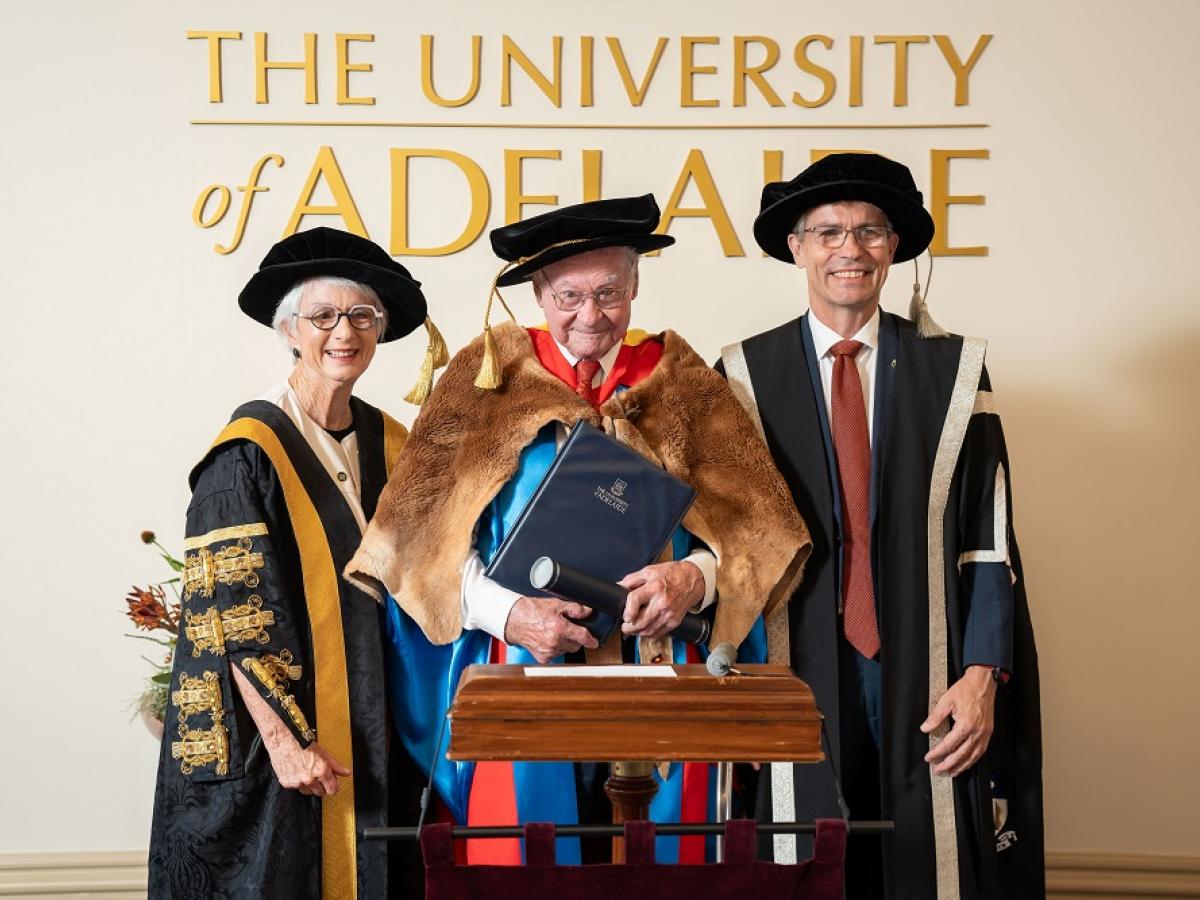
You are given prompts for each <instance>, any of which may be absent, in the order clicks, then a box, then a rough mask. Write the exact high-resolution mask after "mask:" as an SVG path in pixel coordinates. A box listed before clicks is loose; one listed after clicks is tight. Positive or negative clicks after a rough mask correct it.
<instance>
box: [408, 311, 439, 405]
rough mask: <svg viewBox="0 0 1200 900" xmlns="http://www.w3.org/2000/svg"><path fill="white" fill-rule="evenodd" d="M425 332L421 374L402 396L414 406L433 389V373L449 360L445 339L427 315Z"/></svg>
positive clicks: (424, 399) (422, 400) (420, 402)
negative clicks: (404, 395) (425, 341)
mask: <svg viewBox="0 0 1200 900" xmlns="http://www.w3.org/2000/svg"><path fill="white" fill-rule="evenodd" d="M425 333H426V335H427V336H428V339H429V343H428V344H427V345H426V347H425V358H424V359H423V360H421V374H420V375H419V376H418V377H417V383H416V384H415V385H414V386H413V389H412V390H411V391H409V392H408V396H407V397H405V398H404V399H405V400H406V401H408V402H409V403H412V404H415V405H416V406H420V405H421V404H422V403H424V402H425V401H426V399H428V397H429V392H430V391H432V390H433V373H434V372H436V371H437V370H438V369H440V368H441V367H442V366H444V365H446V363H448V362H450V351H449V350H447V349H446V340H445V338H443V337H442V333H441V332H440V331H438V328H437V326H436V325H434V324H433V319H431V318H429V316H426V317H425Z"/></svg>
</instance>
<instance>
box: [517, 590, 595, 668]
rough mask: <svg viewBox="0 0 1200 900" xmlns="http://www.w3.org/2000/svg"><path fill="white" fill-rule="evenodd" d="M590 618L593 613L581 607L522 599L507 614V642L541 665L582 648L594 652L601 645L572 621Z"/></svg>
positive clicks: (579, 605) (554, 601)
mask: <svg viewBox="0 0 1200 900" xmlns="http://www.w3.org/2000/svg"><path fill="white" fill-rule="evenodd" d="M590 614H591V609H589V608H588V607H586V606H583V605H582V604H579V603H570V602H568V601H565V600H556V599H554V598H553V597H536V598H535V597H522V598H520V599H519V600H518V601H517V602H516V603H514V604H513V607H512V610H511V611H510V612H509V614H508V621H507V622H506V623H505V624H504V641H505V643H507V644H518V645H520V646H522V647H524V648H525V649H526V650H528V651H529V652H530V653H532V654H533V658H534V659H536V660H537V661H538V662H540V663H548V662H550V661H551V660H552V659H554V657H556V656H562V655H563V654H564V653H573V652H574V651H576V650H578V649H579V648H580V647H587V648H589V649H593V650H594V649H595V648H596V647H599V646H600V645H599V643H597V641H596V639H595V638H594V637H592V635H591V633H590V632H589V631H588V630H587V629H586V628H584V627H583V626H582V625H576V624H575V623H574V622H571V621H569V619H582V618H584V617H585V616H588V615H590Z"/></svg>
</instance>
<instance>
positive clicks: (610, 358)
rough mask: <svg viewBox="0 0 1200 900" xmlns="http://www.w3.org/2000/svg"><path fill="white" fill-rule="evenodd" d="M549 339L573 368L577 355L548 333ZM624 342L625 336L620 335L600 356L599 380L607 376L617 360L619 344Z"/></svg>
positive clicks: (577, 358) (619, 350) (577, 359)
mask: <svg viewBox="0 0 1200 900" xmlns="http://www.w3.org/2000/svg"><path fill="white" fill-rule="evenodd" d="M550 339H551V340H553V341H554V346H555V347H557V348H558V352H559V353H561V354H562V355H563V359H565V360H566V361H567V362H569V363H570V364H571V368H572V369H573V368H575V364H576V363H577V362H579V357H578V356H576V355H575V354H574V353H572V352H571V351H570V350H568V349H567V348H566V347H564V346H563V345H562V344H560V343H559V342H558V341H557V340H556V339H555V337H554V335H550ZM624 343H625V336H624V335H622V336H621V340H619V341H617V342H616V343H615V344H613V345H612V346H611V347H610V348H609V349H608V352H607V353H605V354H604V355H603V356H602V357H600V378H601V380H603V379H605V378H607V377H608V373H609V372H611V371H612V368H613V366H614V365H616V362H617V354H618V353H620V352H621V346H622V345H623V344H624Z"/></svg>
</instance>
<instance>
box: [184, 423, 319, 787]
mask: <svg viewBox="0 0 1200 900" xmlns="http://www.w3.org/2000/svg"><path fill="white" fill-rule="evenodd" d="M301 585H302V581H301V579H300V574H299V560H298V556H297V553H296V550H295V541H294V538H293V537H292V534H291V530H290V524H289V522H288V518H287V515H286V510H285V509H284V508H283V504H282V498H281V493H280V491H279V488H278V482H277V480H276V478H275V473H274V470H273V469H272V468H271V466H270V463H269V461H268V460H267V458H266V456H265V454H263V453H262V451H261V450H259V449H258V448H257V447H255V446H253V445H250V444H244V443H239V444H233V445H229V446H227V447H225V448H222V449H221V450H219V451H218V452H217V453H216V454H214V456H213V457H212V458H211V459H210V460H209V462H208V464H207V465H206V467H205V468H204V470H203V471H202V473H201V474H200V476H199V479H198V480H197V483H196V488H195V491H194V493H193V497H192V502H191V505H190V506H189V507H188V512H187V528H186V539H185V556H184V572H183V576H182V594H183V611H182V621H181V622H180V629H179V643H178V647H177V649H176V659H177V662H176V666H175V671H174V673H173V676H172V678H173V681H172V685H171V695H170V702H169V705H168V707H167V717H166V727H167V730H168V732H169V733H174V734H175V735H177V737H178V739H177V740H174V741H172V744H171V756H172V757H173V758H174V759H176V760H178V764H179V766H180V767H181V770H182V772H183V774H184V775H185V776H188V777H189V778H191V779H193V780H196V781H209V780H219V779H227V778H237V777H239V776H240V774H241V773H240V765H241V760H240V756H241V754H240V752H239V748H240V747H244V746H245V745H246V743H247V738H248V737H249V736H248V735H240V736H239V735H238V734H237V729H239V728H251V729H252V728H254V724H253V721H252V720H250V719H249V718H248V716H247V715H246V714H245V711H244V705H243V704H242V701H241V698H240V695H238V694H237V686H236V684H235V683H234V681H233V678H232V675H231V673H230V668H231V667H233V666H237V667H238V668H240V669H241V670H242V672H243V673H244V674H245V675H246V678H247V680H248V681H249V682H250V683H251V684H252V685H254V687H255V688H257V689H258V692H259V693H260V694H261V696H262V697H263V698H264V699H265V700H266V701H267V703H268V704H270V706H271V707H272V709H274V711H275V712H276V714H277V715H278V716H279V718H280V719H281V720H282V721H283V722H285V723H286V724H287V725H288V727H289V728H290V729H291V730H292V732H293V734H295V736H296V738H297V740H298V741H299V742H300V744H301V745H302V746H307V745H308V744H309V743H310V742H311V741H313V740H315V738H316V734H315V732H314V731H313V729H312V728H311V727H310V725H309V723H310V721H312V717H311V716H310V715H309V713H310V712H311V709H312V707H311V697H312V690H311V683H310V682H311V673H310V672H308V671H306V667H305V662H306V660H307V659H309V658H310V656H309V652H308V644H309V626H308V617H307V612H306V609H305V606H304V597H303V591H302V587H301Z"/></svg>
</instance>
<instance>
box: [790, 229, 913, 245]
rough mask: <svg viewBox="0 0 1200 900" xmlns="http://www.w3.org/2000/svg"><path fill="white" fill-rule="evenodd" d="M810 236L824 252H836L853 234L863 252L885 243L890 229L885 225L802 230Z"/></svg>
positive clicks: (890, 232)
mask: <svg viewBox="0 0 1200 900" xmlns="http://www.w3.org/2000/svg"><path fill="white" fill-rule="evenodd" d="M804 230H805V231H806V232H807V233H808V234H811V235H812V236H813V238H815V239H816V242H817V243H818V244H820V245H821V246H822V247H824V248H825V249H826V250H836V249H837V248H838V247H841V246H842V245H843V244H845V243H846V237H847V236H848V235H849V234H850V233H851V232H853V233H854V239H855V240H856V241H858V246H860V247H862V248H863V249H865V250H875V249H877V248H879V247H882V246H883V245H884V244H886V243H887V240H888V237H889V236H890V235H891V234H892V229H891V228H889V227H888V226H887V225H859V226H857V227H855V228H843V227H842V226H840V225H815V226H813V227H812V228H805V229H804Z"/></svg>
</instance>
